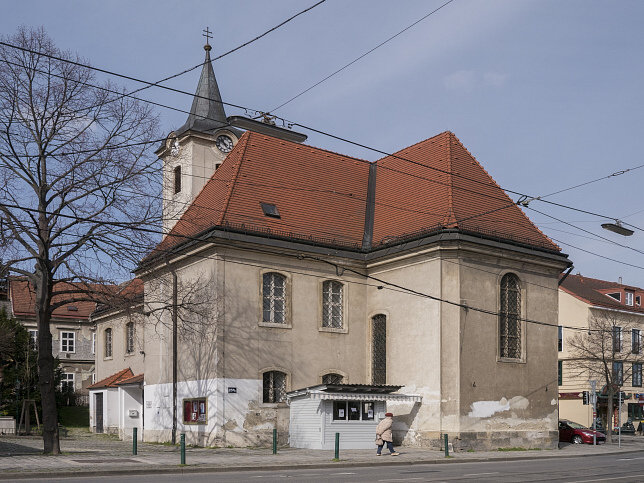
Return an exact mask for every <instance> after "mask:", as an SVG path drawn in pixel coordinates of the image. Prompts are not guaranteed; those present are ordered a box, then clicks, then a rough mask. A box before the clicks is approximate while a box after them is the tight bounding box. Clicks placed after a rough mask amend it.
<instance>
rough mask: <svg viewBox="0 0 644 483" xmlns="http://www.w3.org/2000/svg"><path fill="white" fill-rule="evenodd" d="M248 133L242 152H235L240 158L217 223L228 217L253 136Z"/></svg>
mask: <svg viewBox="0 0 644 483" xmlns="http://www.w3.org/2000/svg"><path fill="white" fill-rule="evenodd" d="M246 134H248V136H246V139H244V145H243V147H242V152H241V153H239V154H237V153H235V154H236V155H237V156H238V160H237V164H236V165H235V167H234V169H233V175H232V177H231V179H230V187H229V188H228V193H226V197H225V198H224V199H225V201H224V206H223V208H222V210H221V214H220V215H219V219H218V220H217V225H221V224H222V223H223V221H224V218H225V217H226V212H227V211H228V205H230V199H231V198H232V196H233V191H234V189H235V185H236V184H237V176H238V175H239V171H240V170H241V165H242V161H243V160H244V154H245V153H246V148H248V143H249V142H250V138H251V136H252V133H251V132H250V131H246V132H245V133H244V136H245V135H246ZM244 136H242V139H243V138H244ZM240 141H241V139H240ZM239 144H240V143H237V146H239ZM237 146H235V147H237ZM209 183H210V180H208V183H206V184H209ZM204 188H205V186H204ZM195 199H196V198H195Z"/></svg>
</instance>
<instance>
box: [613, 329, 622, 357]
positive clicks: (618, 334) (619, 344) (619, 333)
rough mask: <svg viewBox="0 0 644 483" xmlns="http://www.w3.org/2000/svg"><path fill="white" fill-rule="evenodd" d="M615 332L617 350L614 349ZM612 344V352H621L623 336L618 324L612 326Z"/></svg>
mask: <svg viewBox="0 0 644 483" xmlns="http://www.w3.org/2000/svg"><path fill="white" fill-rule="evenodd" d="M616 333H617V339H618V340H617V350H615V334H616ZM612 338H613V340H612V344H613V352H622V350H623V349H624V344H623V337H622V328H621V327H620V326H618V325H615V326H613V334H612Z"/></svg>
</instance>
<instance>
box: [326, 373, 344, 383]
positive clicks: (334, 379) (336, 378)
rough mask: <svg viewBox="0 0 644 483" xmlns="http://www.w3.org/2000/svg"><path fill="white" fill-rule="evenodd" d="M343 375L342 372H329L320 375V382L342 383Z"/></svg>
mask: <svg viewBox="0 0 644 483" xmlns="http://www.w3.org/2000/svg"><path fill="white" fill-rule="evenodd" d="M343 380H344V377H342V374H336V373H334V372H329V373H328V374H325V375H323V376H322V384H342V381H343Z"/></svg>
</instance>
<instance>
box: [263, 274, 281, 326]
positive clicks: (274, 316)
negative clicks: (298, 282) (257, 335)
mask: <svg viewBox="0 0 644 483" xmlns="http://www.w3.org/2000/svg"><path fill="white" fill-rule="evenodd" d="M262 314H263V315H262V320H263V321H264V322H265V323H270V324H283V323H284V322H285V321H286V317H285V315H286V277H285V276H284V275H281V274H279V273H273V272H271V273H265V274H264V275H263V279H262Z"/></svg>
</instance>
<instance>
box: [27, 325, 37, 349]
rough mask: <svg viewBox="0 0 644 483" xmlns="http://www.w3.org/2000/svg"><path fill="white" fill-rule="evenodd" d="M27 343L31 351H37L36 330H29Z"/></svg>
mask: <svg viewBox="0 0 644 483" xmlns="http://www.w3.org/2000/svg"><path fill="white" fill-rule="evenodd" d="M29 343H30V344H31V347H32V349H38V329H29Z"/></svg>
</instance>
